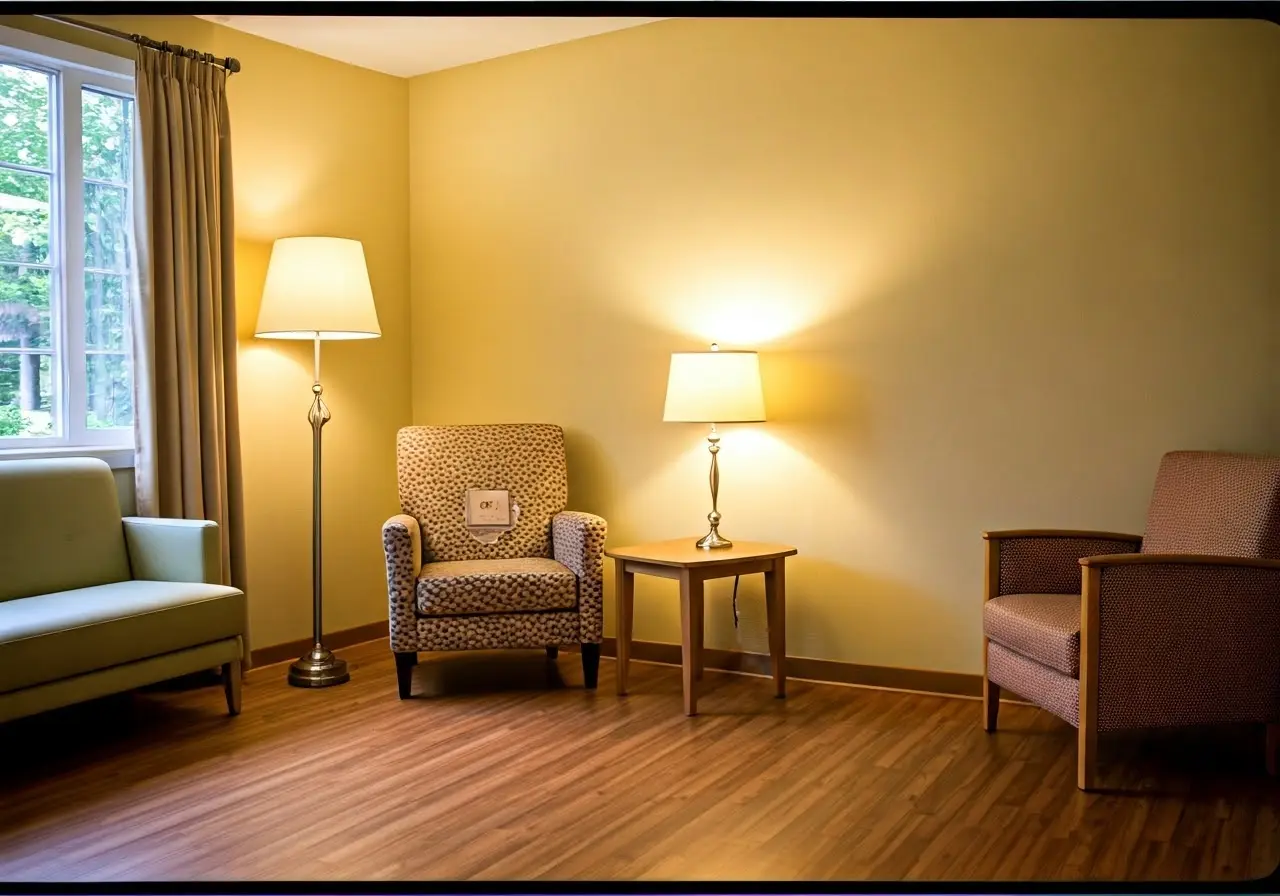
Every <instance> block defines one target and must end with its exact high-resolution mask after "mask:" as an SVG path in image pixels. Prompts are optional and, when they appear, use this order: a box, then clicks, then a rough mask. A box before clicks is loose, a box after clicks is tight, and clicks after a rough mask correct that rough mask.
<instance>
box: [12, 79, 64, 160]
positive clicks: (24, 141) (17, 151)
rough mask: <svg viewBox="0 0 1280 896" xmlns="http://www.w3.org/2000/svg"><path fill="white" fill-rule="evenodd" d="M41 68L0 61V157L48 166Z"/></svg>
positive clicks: (46, 82) (47, 83)
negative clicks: (38, 69) (0, 62)
mask: <svg viewBox="0 0 1280 896" xmlns="http://www.w3.org/2000/svg"><path fill="white" fill-rule="evenodd" d="M51 93H52V79H51V78H50V77H49V75H47V74H46V73H44V72H37V71H33V70H32V69H29V68H20V67H19V66H16V65H6V64H0V125H3V127H0V161H3V162H16V163H18V164H19V165H30V166H31V167H33V168H45V169H47V168H48V167H49V95H50V94H51Z"/></svg>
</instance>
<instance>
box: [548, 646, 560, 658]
mask: <svg viewBox="0 0 1280 896" xmlns="http://www.w3.org/2000/svg"><path fill="white" fill-rule="evenodd" d="M559 655H560V648H559V647H548V648H547V659H549V660H553V659H555V658H556V657H558V656H559Z"/></svg>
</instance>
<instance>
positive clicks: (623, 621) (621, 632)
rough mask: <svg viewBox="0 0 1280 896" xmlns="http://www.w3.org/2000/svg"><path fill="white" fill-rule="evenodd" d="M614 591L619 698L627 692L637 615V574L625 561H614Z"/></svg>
mask: <svg viewBox="0 0 1280 896" xmlns="http://www.w3.org/2000/svg"><path fill="white" fill-rule="evenodd" d="M613 583H614V584H613V589H614V596H615V597H617V604H618V620H617V621H618V638H617V642H618V651H617V653H618V673H617V682H618V696H619V697H621V696H622V695H624V694H626V692H627V673H628V672H629V671H630V670H631V622H632V619H633V618H634V615H635V594H636V574H635V573H633V572H628V571H627V562H626V561H625V560H614V561H613Z"/></svg>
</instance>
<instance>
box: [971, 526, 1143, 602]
mask: <svg viewBox="0 0 1280 896" xmlns="http://www.w3.org/2000/svg"><path fill="white" fill-rule="evenodd" d="M982 538H983V539H984V540H985V541H986V543H987V544H986V546H987V597H988V599H990V598H992V597H999V596H1000V595H1002V594H1079V593H1080V568H1079V565H1078V564H1079V562H1080V558H1081V557H1091V556H1093V555H1095V554H1116V553H1119V552H1121V551H1135V550H1137V549H1138V547H1139V546H1140V545H1141V544H1142V536H1141V535H1127V534H1125V533H1123V532H1092V531H1087V530H1082V529H1008V530H1005V531H1000V532H983V533H982Z"/></svg>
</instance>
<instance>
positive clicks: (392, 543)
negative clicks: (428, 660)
mask: <svg viewBox="0 0 1280 896" xmlns="http://www.w3.org/2000/svg"><path fill="white" fill-rule="evenodd" d="M382 550H383V553H385V554H386V558H387V597H388V600H389V602H390V603H389V606H388V612H387V619H388V625H389V627H390V631H391V649H392V650H395V651H411V650H417V649H418V639H417V627H418V620H417V616H416V615H415V613H414V610H415V606H414V586H415V585H416V584H417V581H418V574H419V573H420V572H422V530H421V528H420V527H419V526H418V521H417V520H416V519H414V518H413V517H411V516H408V515H406V514H403V513H400V514H396V515H395V516H393V517H391V519H389V520H387V521H386V522H385V523H383V524H382Z"/></svg>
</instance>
